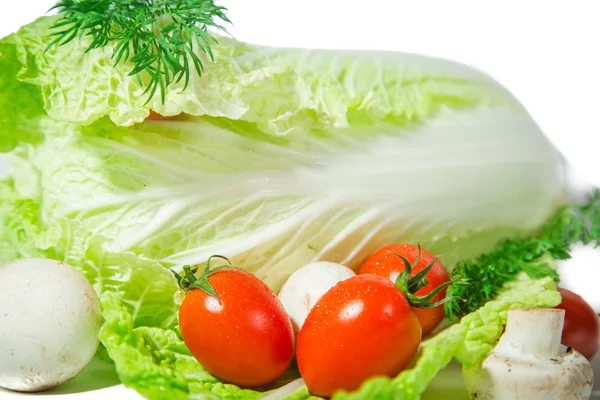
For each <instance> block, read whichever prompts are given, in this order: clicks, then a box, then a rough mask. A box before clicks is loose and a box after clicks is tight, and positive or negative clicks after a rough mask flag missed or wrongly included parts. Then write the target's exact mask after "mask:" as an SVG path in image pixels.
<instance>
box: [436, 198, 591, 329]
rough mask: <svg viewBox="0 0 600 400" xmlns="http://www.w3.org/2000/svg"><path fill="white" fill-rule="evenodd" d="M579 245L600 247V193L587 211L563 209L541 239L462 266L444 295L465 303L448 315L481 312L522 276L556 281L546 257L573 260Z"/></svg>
mask: <svg viewBox="0 0 600 400" xmlns="http://www.w3.org/2000/svg"><path fill="white" fill-rule="evenodd" d="M576 243H583V244H584V245H588V244H593V245H594V246H596V247H598V246H599V245H600V190H595V191H594V192H592V193H591V194H590V195H589V196H588V199H587V201H586V203H585V204H583V205H568V206H565V207H563V208H562V209H560V210H559V211H558V212H557V213H556V214H555V215H554V216H553V217H552V218H551V219H550V220H549V221H548V222H547V223H546V224H545V225H544V226H543V227H542V229H541V231H540V233H539V234H538V235H536V236H534V237H528V238H518V237H517V238H514V239H510V240H506V241H505V242H503V243H502V244H501V245H500V246H498V247H497V248H496V249H495V250H494V251H493V252H491V253H488V254H485V255H482V256H480V257H479V258H477V259H476V260H474V261H463V262H461V263H459V264H458V265H457V266H456V267H455V268H454V270H453V271H452V279H453V280H454V281H455V282H454V283H453V284H452V285H450V286H449V287H448V289H447V292H446V293H447V296H449V297H454V298H462V299H467V301H465V302H460V301H456V300H451V301H449V302H448V303H446V306H445V307H446V315H447V316H448V317H449V318H450V319H451V320H452V319H454V318H456V317H462V316H464V315H466V314H469V313H471V312H473V311H475V310H477V309H478V308H480V307H481V306H483V305H484V304H485V303H487V302H488V301H489V300H491V299H493V298H494V297H495V295H496V294H497V293H498V291H499V290H500V289H501V288H502V286H503V285H504V284H505V283H506V282H508V281H511V280H514V279H516V277H517V275H518V274H519V273H520V272H525V273H527V274H528V275H529V276H530V277H531V278H534V279H535V278H541V277H543V276H551V277H553V278H554V279H555V280H556V281H558V278H559V277H558V273H557V272H556V271H555V270H554V269H553V268H551V267H550V266H549V265H548V264H547V263H545V262H544V260H545V257H551V258H552V259H554V260H566V259H569V258H571V253H570V252H571V246H572V245H573V244H576Z"/></svg>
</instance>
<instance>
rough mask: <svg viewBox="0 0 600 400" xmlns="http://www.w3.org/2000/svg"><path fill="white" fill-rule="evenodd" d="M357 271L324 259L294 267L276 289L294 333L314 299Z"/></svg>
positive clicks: (304, 318)
mask: <svg viewBox="0 0 600 400" xmlns="http://www.w3.org/2000/svg"><path fill="white" fill-rule="evenodd" d="M354 275H356V274H355V273H354V271H352V270H351V269H350V268H348V267H346V266H344V265H341V264H336V263H332V262H327V261H319V262H314V263H311V264H307V265H305V266H304V267H302V268H300V269H298V270H296V271H295V272H294V273H293V274H292V275H291V276H290V277H289V278H288V280H287V281H286V282H285V284H284V285H283V287H282V288H281V291H280V292H279V300H280V301H281V303H282V304H283V307H284V308H285V310H286V311H287V313H288V315H289V317H290V319H291V320H292V326H293V327H294V333H295V334H296V335H297V334H298V332H299V331H300V328H302V325H303V324H304V320H306V317H307V316H308V313H309V312H310V310H311V309H312V308H313V307H314V305H315V304H316V302H317V301H318V300H319V299H320V298H321V297H322V296H323V295H324V294H325V293H326V292H327V291H328V290H329V289H331V288H332V287H334V286H335V285H336V284H337V283H338V282H341V281H343V280H345V279H348V278H350V277H352V276H354Z"/></svg>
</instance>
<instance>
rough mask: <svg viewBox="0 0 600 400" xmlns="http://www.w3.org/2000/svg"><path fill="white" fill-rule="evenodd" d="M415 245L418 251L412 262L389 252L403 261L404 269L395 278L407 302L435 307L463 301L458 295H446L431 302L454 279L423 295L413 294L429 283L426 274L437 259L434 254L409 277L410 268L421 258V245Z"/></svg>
mask: <svg viewBox="0 0 600 400" xmlns="http://www.w3.org/2000/svg"><path fill="white" fill-rule="evenodd" d="M417 247H418V249H419V252H418V253H417V258H416V259H415V261H414V263H412V264H411V263H410V261H408V260H407V259H406V257H404V256H403V255H401V254H398V253H395V252H391V254H393V255H395V256H397V257H400V259H401V260H402V261H404V265H405V269H404V271H403V272H402V273H401V274H400V275H398V277H397V278H396V287H398V289H400V291H401V292H402V293H403V294H404V296H405V297H406V300H408V303H409V304H410V305H411V306H412V307H416V308H435V307H439V306H441V305H442V304H445V303H447V302H449V301H451V300H459V301H464V299H461V298H458V297H446V298H444V299H442V300H440V301H436V302H432V300H433V299H434V298H435V297H436V296H437V295H438V294H439V293H440V292H441V291H442V290H444V289H445V288H447V287H448V286H450V285H451V284H453V283H455V282H456V280H451V281H448V282H444V283H442V284H441V285H439V286H438V287H436V288H435V289H433V290H432V291H431V292H430V293H428V294H427V295H425V296H416V295H415V293H416V292H417V291H418V290H419V289H421V288H424V287H425V286H427V284H428V283H429V280H428V279H427V274H428V273H429V271H431V268H433V265H434V264H435V263H436V261H438V257H437V256H436V257H435V258H434V259H433V260H432V261H431V262H430V263H429V264H428V265H427V266H426V267H425V268H423V269H422V270H421V271H419V272H417V273H416V274H415V275H414V276H412V277H411V276H410V274H411V273H412V270H413V269H414V268H415V267H416V266H417V264H418V263H419V260H420V259H421V245H417Z"/></svg>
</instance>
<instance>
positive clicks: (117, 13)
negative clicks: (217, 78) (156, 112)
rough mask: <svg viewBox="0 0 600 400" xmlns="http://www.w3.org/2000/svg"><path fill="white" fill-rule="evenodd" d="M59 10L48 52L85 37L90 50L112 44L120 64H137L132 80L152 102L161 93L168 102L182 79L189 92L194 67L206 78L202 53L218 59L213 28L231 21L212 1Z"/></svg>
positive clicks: (73, 1) (66, 2) (89, 1)
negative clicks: (167, 92)
mask: <svg viewBox="0 0 600 400" xmlns="http://www.w3.org/2000/svg"><path fill="white" fill-rule="evenodd" d="M54 9H56V10H58V11H59V14H60V15H61V18H59V19H58V20H57V22H56V23H55V24H54V26H53V30H54V32H53V33H52V34H51V35H52V36H53V37H54V40H53V41H52V42H51V43H50V45H49V46H48V48H51V47H52V46H55V45H58V46H62V45H65V44H67V43H69V42H71V41H72V40H74V39H75V38H81V37H84V36H89V37H91V39H92V42H91V44H90V46H89V48H88V49H87V51H91V50H94V49H97V48H101V47H104V46H106V45H108V44H113V46H114V51H113V56H112V58H113V60H114V62H115V65H116V64H118V63H121V62H130V63H132V64H133V67H132V69H131V73H130V75H136V76H137V77H138V79H139V80H140V82H143V83H144V84H145V86H146V90H145V92H144V94H146V93H147V94H148V95H149V97H148V101H149V100H150V99H151V98H152V97H153V96H154V94H155V93H156V91H157V90H160V96H161V100H162V102H163V103H164V102H165V90H166V88H167V87H168V86H169V85H170V84H171V83H172V82H179V81H181V80H182V79H183V80H185V87H187V84H188V83H189V80H190V74H191V73H192V72H193V71H192V68H191V66H192V65H193V67H194V68H193V69H194V70H195V71H196V73H197V74H198V75H201V74H202V71H203V69H204V65H203V63H202V60H201V58H200V57H198V56H197V55H196V52H197V51H198V50H199V51H201V52H204V53H206V54H207V55H208V57H209V58H210V60H214V58H213V53H212V50H211V48H210V45H211V43H217V40H216V39H215V38H214V37H213V36H212V35H211V34H210V33H209V32H208V27H214V28H216V29H219V30H221V31H225V28H224V27H223V26H221V25H220V24H219V23H218V22H216V21H217V20H221V21H224V22H230V21H229V19H228V18H227V16H226V15H225V12H226V11H227V9H226V8H224V7H221V6H217V5H215V3H214V1H213V0H60V1H59V2H58V3H57V4H56V5H55V6H54V7H52V9H51V10H54Z"/></svg>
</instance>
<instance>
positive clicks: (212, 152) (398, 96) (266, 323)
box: [0, 0, 600, 400]
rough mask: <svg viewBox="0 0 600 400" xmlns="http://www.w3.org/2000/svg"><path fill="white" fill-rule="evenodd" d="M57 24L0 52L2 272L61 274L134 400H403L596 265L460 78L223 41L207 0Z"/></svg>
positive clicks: (536, 163) (583, 211)
mask: <svg viewBox="0 0 600 400" xmlns="http://www.w3.org/2000/svg"><path fill="white" fill-rule="evenodd" d="M57 9H58V10H59V15H58V16H56V17H42V18H40V19H38V20H37V21H34V22H32V23H31V24H29V25H26V26H24V27H22V28H21V29H20V30H19V32H17V33H15V34H12V35H10V36H8V37H5V38H3V39H1V40H0V126H1V127H2V129H0V152H2V154H1V155H2V158H3V159H4V160H5V161H7V162H8V163H9V164H10V166H11V175H10V176H8V177H6V178H4V179H3V180H0V265H1V264H5V266H3V267H1V268H0V273H2V272H1V271H8V269H6V268H8V267H7V266H10V265H13V266H14V265H15V264H9V263H10V262H13V261H15V260H21V261H17V262H22V263H26V264H29V263H30V262H32V259H45V260H57V261H60V262H61V263H62V264H63V265H64V264H66V265H69V266H71V267H72V268H71V269H72V270H73V271H74V272H77V271H79V272H78V273H83V275H84V276H85V278H87V282H89V285H91V287H93V289H94V292H95V293H96V294H97V296H98V298H99V300H100V304H101V308H102V321H99V322H98V323H99V324H100V323H101V326H100V327H99V328H98V329H99V330H98V332H97V334H96V333H95V332H94V331H93V330H91V329H90V330H87V331H85V332H88V333H87V334H86V337H87V339H88V341H87V342H86V343H88V344H90V343H91V344H92V345H94V346H93V347H95V344H96V343H97V341H99V343H100V348H99V349H98V352H97V356H98V357H100V358H103V359H108V360H110V361H111V362H112V363H114V366H115V369H116V371H117V372H118V374H119V376H120V378H121V381H122V383H123V384H124V385H126V386H128V387H130V388H133V389H135V390H137V391H138V392H139V393H140V394H141V395H142V396H144V397H146V398H148V399H164V398H169V399H175V400H177V399H188V398H190V397H198V398H202V397H204V396H210V395H214V396H217V397H219V398H225V399H255V398H260V397H262V396H263V395H264V394H265V393H267V395H269V394H273V395H274V396H276V398H293V399H302V398H309V397H310V396H311V395H315V396H332V397H333V398H335V399H371V398H382V399H384V398H390V399H392V398H394V399H418V398H419V397H420V395H421V394H422V393H424V392H425V391H426V389H427V387H428V385H429V384H430V382H431V381H432V380H433V379H434V378H435V375H436V374H437V373H438V372H439V371H441V370H442V369H444V368H445V367H446V366H447V365H448V364H449V363H450V361H451V360H452V359H456V360H457V361H458V362H460V363H462V364H463V366H464V368H465V371H467V370H469V371H474V370H476V369H477V368H481V367H482V366H484V362H485V361H484V360H486V359H487V357H488V356H491V355H493V353H492V350H493V349H494V348H495V346H496V344H497V343H499V342H498V339H499V338H500V337H501V336H502V332H503V329H504V325H506V323H507V313H508V310H509V309H512V308H516V307H517V308H524V309H538V308H542V309H548V308H554V307H556V306H558V305H559V304H560V303H561V293H560V292H559V291H558V288H557V282H558V281H559V276H558V274H557V273H556V269H555V260H561V259H566V258H568V257H569V249H570V247H571V246H572V245H573V244H575V243H578V242H583V243H585V244H594V245H598V243H599V242H598V240H599V238H600V192H595V193H593V194H592V195H590V198H589V201H588V202H587V203H586V204H584V205H566V204H565V198H566V197H565V193H564V192H565V190H564V183H563V181H562V179H563V178H562V177H563V165H562V160H561V157H560V154H558V152H557V151H556V150H555V149H554V148H553V147H552V145H551V144H550V143H549V142H548V141H547V140H546V139H545V138H544V136H543V134H542V133H541V132H540V130H539V129H538V127H537V126H536V125H535V123H534V122H533V121H532V120H531V118H530V117H529V116H528V115H527V112H526V111H525V110H524V109H523V107H522V106H521V105H520V104H519V103H518V102H517V101H516V100H515V99H514V98H513V96H512V95H511V94H510V93H509V92H507V91H506V90H505V89H504V88H502V87H501V86H500V85H498V84H497V83H496V82H494V81H492V80H491V79H490V78H489V77H487V76H485V75H483V74H481V73H479V72H477V71H474V70H472V69H469V68H466V67H464V66H461V65H458V64H455V63H452V62H449V61H445V60H438V59H432V58H427V57H422V56H417V55H409V54H388V53H378V52H337V51H324V50H323V51H311V50H301V49H272V48H265V47H260V46H256V45H251V44H247V43H241V42H238V41H236V40H232V39H230V38H227V37H221V36H218V35H216V34H213V33H212V32H211V31H210V30H209V29H208V27H216V28H220V27H221V25H220V24H219V22H218V21H219V20H221V21H223V22H225V23H226V22H227V19H226V16H225V9H223V8H222V7H220V6H216V5H215V4H214V3H213V2H212V1H209V0H186V1H179V2H173V1H169V0H149V1H144V2H143V4H142V2H137V1H129V0H127V1H126V0H120V1H115V0H112V1H91V0H90V1H88V0H84V1H67V0H63V1H61V2H60V3H59V4H58V5H57ZM215 254H223V255H224V256H227V258H226V259H224V260H222V261H223V262H224V264H223V265H219V266H217V267H214V266H213V265H211V263H214V262H216V261H217V260H219V257H220V256H216V257H215V256H214V255H215ZM437 255H439V256H440V258H439V259H438V258H437V257H435V256H437ZM17 265H18V264H17ZM202 265H205V267H204V268H203V270H202V271H201V270H200V267H198V266H202ZM173 272H174V273H173ZM13 273H14V272H11V274H13ZM48 284H49V285H56V284H58V282H56V281H54V278H49V279H48ZM74 287H75V286H73V288H74ZM0 288H2V291H0V300H2V301H0V304H2V302H3V301H4V296H6V294H7V292H5V289H4V287H3V286H0ZM44 296H45V297H44V299H45V300H46V301H47V302H52V301H54V300H55V298H54V297H53V296H55V294H52V293H49V294H46V295H44ZM561 307H563V308H565V309H566V310H567V311H566V317H565V334H564V341H565V344H566V345H568V346H572V347H573V348H574V349H575V350H576V351H578V352H582V354H584V355H585V356H586V357H591V355H592V354H593V353H594V352H595V351H596V350H597V349H595V348H585V346H581V343H582V340H581V339H580V337H581V336H580V335H582V334H581V332H584V335H587V336H588V337H589V338H594V337H596V338H597V335H598V326H597V324H596V325H595V326H594V324H593V323H591V324H582V323H580V322H578V321H581V319H582V318H581V317H579V315H584V314H586V313H588V314H589V309H588V308H586V306H585V305H581V304H580V305H577V306H570V305H569V296H564V299H563V304H562V305H561ZM573 310H575V311H573ZM529 311H531V310H529ZM90 315H92V316H93V315H95V314H94V313H92V314H90ZM59 317H60V318H58V319H57V321H59V322H61V323H62V322H65V323H66V322H67V320H66V319H63V316H59ZM0 318H5V317H3V314H1V313H0ZM23 318H25V317H23ZM594 320H596V319H594ZM4 321H5V320H0V327H4V326H7V325H5V324H4ZM87 322H88V323H89V321H87ZM16 323H22V324H23V326H30V325H28V324H27V320H26V319H22V320H19V321H16V320H15V321H12V322H11V324H16ZM84 325H85V324H84ZM64 326H67V325H64ZM73 329H74V330H73V331H72V332H75V331H78V330H77V329H75V328H73ZM65 332H67V333H68V332H71V331H68V330H65ZM72 332H71V333H72ZM78 332H79V331H78ZM507 332H508V330H507ZM0 333H1V334H4V335H8V336H6V337H0V354H2V355H3V356H6V354H11V355H10V357H13V356H12V353H11V352H8V353H7V352H6V351H7V349H8V347H6V346H5V345H4V344H5V343H9V342H8V341H7V340H5V339H6V338H10V334H11V332H10V331H7V332H4V331H2V330H1V329H0ZM502 337H505V336H502ZM50 339H52V338H44V340H50ZM567 341H568V342H569V343H566V342H567ZM56 343H58V342H56ZM571 343H572V344H571ZM3 346H5V347H3ZM7 357H8V356H7ZM19 357H20V356H19ZM294 357H295V359H296V360H295V361H294ZM49 360H51V358H44V359H43V361H44V362H49ZM84 361H85V360H81V363H80V364H78V368H76V369H75V370H78V369H79V367H83V365H84V364H85V362H84ZM7 365H10V364H7ZM294 365H297V367H298V371H297V372H296V373H295V371H294ZM582 365H583V364H582ZM290 366H291V367H290ZM3 373H4V372H3ZM74 373H77V371H74ZM71 375H72V374H71ZM71 375H65V377H64V378H65V379H68V378H69V377H70V376H71ZM300 376H301V377H302V378H303V379H304V380H303V381H299V382H298V381H296V382H294V383H292V384H290V385H289V386H287V385H286V386H283V387H282V388H280V389H273V388H274V387H277V386H281V385H282V384H283V383H284V381H286V380H289V379H293V378H298V377H300ZM290 377H291V378H290ZM18 378H21V379H27V378H29V376H20V377H18ZM274 381H275V382H274ZM4 382H5V380H3V376H2V375H1V374H0V386H5V387H8V388H14V389H18V390H27V388H19V387H13V386H12V385H9V384H6V383H4ZM59 383H60V381H54V382H53V383H52V385H56V384H59ZM272 390H276V391H275V392H273V391H272ZM584 392H585V390H584ZM584 392H582V393H584Z"/></svg>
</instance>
